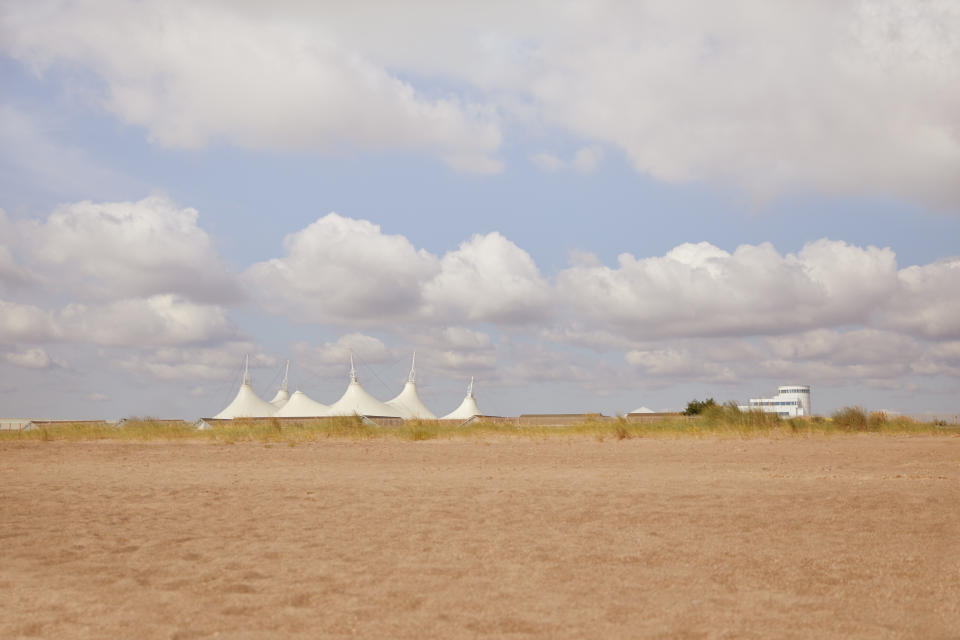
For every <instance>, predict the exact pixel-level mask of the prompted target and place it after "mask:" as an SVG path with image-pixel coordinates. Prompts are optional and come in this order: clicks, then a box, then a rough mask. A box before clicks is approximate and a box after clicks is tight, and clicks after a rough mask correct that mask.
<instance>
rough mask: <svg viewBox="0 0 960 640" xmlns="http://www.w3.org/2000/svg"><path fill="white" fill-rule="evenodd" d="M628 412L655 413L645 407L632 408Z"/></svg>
mask: <svg viewBox="0 0 960 640" xmlns="http://www.w3.org/2000/svg"><path fill="white" fill-rule="evenodd" d="M630 413H656V411H654V410H653V409H648V408H647V407H640V408H639V409H634V410H633V411H631V412H630Z"/></svg>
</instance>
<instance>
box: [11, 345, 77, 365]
mask: <svg viewBox="0 0 960 640" xmlns="http://www.w3.org/2000/svg"><path fill="white" fill-rule="evenodd" d="M3 357H4V359H5V360H6V361H7V362H9V363H10V364H12V365H15V366H17V367H24V368H26V369H49V368H50V367H52V366H58V367H65V366H66V363H65V362H64V361H63V360H60V359H58V358H51V357H50V354H48V353H47V351H46V350H45V349H43V348H42V347H32V348H30V349H26V350H25V351H20V352H16V351H11V352H9V353H5V354H4V356H3Z"/></svg>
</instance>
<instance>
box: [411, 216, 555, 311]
mask: <svg viewBox="0 0 960 640" xmlns="http://www.w3.org/2000/svg"><path fill="white" fill-rule="evenodd" d="M423 299H424V303H425V306H426V314H427V315H428V316H432V317H439V318H446V317H452V318H458V319H465V320H469V321H481V322H501V323H506V324H511V323H522V322H527V321H530V320H533V319H536V318H540V317H544V316H546V315H548V314H549V313H550V308H549V305H550V303H551V301H552V296H551V290H550V286H549V284H548V282H547V280H546V279H545V278H544V277H543V276H542V275H541V274H540V270H539V269H538V268H537V265H536V263H535V262H534V261H533V258H532V257H531V256H530V254H529V253H527V252H526V251H524V250H523V249H521V248H520V247H518V246H517V245H515V244H514V243H513V242H511V241H509V240H507V239H506V238H504V237H503V236H502V235H500V234H499V233H497V232H492V233H488V234H486V235H475V236H473V237H472V238H471V239H470V240H467V241H466V242H463V243H461V244H460V246H459V247H458V248H457V249H456V250H455V251H450V252H448V253H447V254H446V255H444V256H443V259H442V260H441V261H440V272H439V273H438V274H437V275H436V276H435V277H434V278H433V280H431V281H430V282H427V283H426V284H425V285H424V288H423Z"/></svg>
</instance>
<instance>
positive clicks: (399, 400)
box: [387, 352, 437, 420]
mask: <svg viewBox="0 0 960 640" xmlns="http://www.w3.org/2000/svg"><path fill="white" fill-rule="evenodd" d="M416 368H417V354H416V352H414V354H413V360H412V362H411V363H410V375H409V376H408V377H407V383H406V384H404V385H403V391H401V392H400V394H399V395H398V396H397V397H396V398H394V399H393V400H389V401H388V402H387V404H388V405H389V406H391V407H393V408H394V409H396V410H397V411H399V412H400V415H401V416H403V419H404V420H436V419H437V415H436V414H435V413H434V412H433V411H430V409H427V407H426V405H424V404H423V402H422V401H421V400H420V396H419V395H418V394H417V374H416Z"/></svg>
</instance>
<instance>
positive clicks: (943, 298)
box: [884, 258, 960, 339]
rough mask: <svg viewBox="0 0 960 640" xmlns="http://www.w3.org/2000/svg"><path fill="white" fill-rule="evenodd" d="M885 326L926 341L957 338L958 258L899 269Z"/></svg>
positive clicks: (959, 312) (959, 321)
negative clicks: (895, 293) (897, 282)
mask: <svg viewBox="0 0 960 640" xmlns="http://www.w3.org/2000/svg"><path fill="white" fill-rule="evenodd" d="M898 276H899V281H900V290H899V292H898V295H897V296H896V297H895V298H893V299H891V300H889V302H888V304H887V305H885V308H884V319H885V324H886V325H887V326H889V327H892V328H895V329H899V330H901V331H905V332H908V333H915V334H919V335H923V336H926V337H928V338H936V339H943V338H954V339H956V338H960V258H950V259H947V260H939V261H937V262H934V263H932V264H928V265H918V266H912V267H907V268H905V269H902V270H901V271H900V272H899V274H898Z"/></svg>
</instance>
